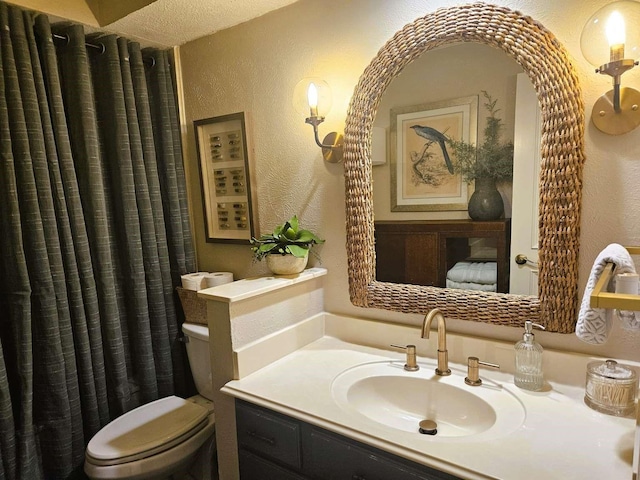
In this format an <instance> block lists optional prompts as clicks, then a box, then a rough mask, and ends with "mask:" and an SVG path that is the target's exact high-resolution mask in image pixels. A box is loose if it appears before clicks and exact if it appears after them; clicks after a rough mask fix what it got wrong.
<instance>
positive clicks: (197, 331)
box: [182, 323, 209, 342]
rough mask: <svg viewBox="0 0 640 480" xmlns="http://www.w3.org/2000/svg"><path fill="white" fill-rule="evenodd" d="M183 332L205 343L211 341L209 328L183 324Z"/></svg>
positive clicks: (195, 324) (194, 324)
mask: <svg viewBox="0 0 640 480" xmlns="http://www.w3.org/2000/svg"><path fill="white" fill-rule="evenodd" d="M182 332H183V333H184V334H185V335H189V336H190V337H195V338H197V339H200V340H204V341H205V342H208V341H209V327H208V326H207V325H200V324H197V323H183V324H182Z"/></svg>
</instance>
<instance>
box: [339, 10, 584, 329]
mask: <svg viewBox="0 0 640 480" xmlns="http://www.w3.org/2000/svg"><path fill="white" fill-rule="evenodd" d="M464 42H472V43H478V44H484V45H487V46H490V47H493V48H497V49H499V50H501V51H503V52H504V53H505V54H506V55H508V56H509V57H511V58H512V59H513V60H515V62H517V64H518V65H519V66H520V67H521V68H522V70H523V71H524V72H525V73H526V74H527V75H528V77H529V79H530V81H531V84H532V85H533V87H534V89H535V91H536V94H537V97H538V100H539V104H540V110H541V118H542V127H541V132H542V135H541V138H542V140H541V149H540V151H541V165H540V177H539V185H538V187H539V204H538V208H539V218H538V230H539V255H538V263H539V284H538V296H537V297H536V296H523V295H512V294H498V293H483V292H475V291H464V290H454V289H447V288H435V287H427V286H418V285H408V284H398V283H389V282H381V281H378V280H377V279H376V274H375V271H376V268H375V266H376V255H375V247H374V206H373V186H372V183H373V182H372V166H371V156H370V152H371V134H372V127H373V122H374V119H375V117H376V113H377V110H378V107H379V105H380V102H381V99H382V96H383V94H384V93H385V91H386V89H387V87H388V86H389V84H390V83H391V82H392V81H393V80H394V79H395V78H396V77H397V76H398V75H399V74H400V73H401V72H402V71H403V69H404V68H405V67H406V66H407V65H409V64H410V63H411V62H413V61H414V60H415V59H416V58H418V57H419V56H421V55H422V54H424V53H425V52H427V51H430V50H434V49H437V48H440V47H443V46H447V45H454V44H460V43H464ZM583 137H584V112H583V106H582V100H581V92H580V86H579V83H578V79H577V76H576V74H575V73H574V71H573V68H572V66H571V64H570V61H569V59H568V56H567V54H566V52H565V50H564V48H563V47H562V45H560V43H559V42H558V41H557V40H556V39H555V37H554V36H553V35H552V34H551V33H550V32H549V31H547V30H546V29H545V28H544V27H542V26H541V25H540V24H538V23H537V22H535V21H534V20H532V19H531V18H529V17H525V16H523V15H521V14H520V13H518V12H514V11H511V10H509V9H506V8H503V7H496V6H493V5H487V4H472V5H463V6H459V7H452V8H446V9H440V10H437V11H436V12H434V13H432V14H428V15H426V16H425V17H422V18H419V19H418V20H416V21H415V22H413V23H411V24H409V25H407V26H405V27H404V28H403V29H402V30H401V31H399V32H397V33H396V34H395V36H394V37H393V38H392V39H391V40H389V42H387V44H386V45H385V46H384V47H383V48H382V49H381V50H380V52H379V53H378V55H377V56H376V57H375V58H374V59H373V61H372V62H371V64H370V65H369V66H368V67H367V69H366V70H365V72H364V73H363V75H362V76H361V78H360V81H359V82H358V85H357V86H356V89H355V92H354V95H353V98H352V100H351V104H350V107H349V113H348V116H347V122H346V127H345V180H346V209H347V249H348V272H349V287H350V295H351V301H352V303H353V304H354V305H357V306H362V307H370V308H381V309H387V310H392V311H399V312H405V313H424V312H426V311H428V310H430V309H432V308H436V307H437V308H439V309H441V310H442V311H443V312H444V313H445V315H446V316H450V317H453V318H459V319H465V320H474V321H482V322H487V323H494V324H501V325H513V326H516V325H517V326H520V325H521V324H522V321H523V320H524V319H525V318H526V319H536V320H538V321H539V322H541V323H543V324H544V325H545V326H546V327H547V329H548V330H550V331H554V332H564V333H568V332H572V331H573V330H574V328H575V318H576V308H577V298H578V294H577V280H578V264H577V260H578V241H579V228H580V204H581V188H582V165H583V163H584V153H583Z"/></svg>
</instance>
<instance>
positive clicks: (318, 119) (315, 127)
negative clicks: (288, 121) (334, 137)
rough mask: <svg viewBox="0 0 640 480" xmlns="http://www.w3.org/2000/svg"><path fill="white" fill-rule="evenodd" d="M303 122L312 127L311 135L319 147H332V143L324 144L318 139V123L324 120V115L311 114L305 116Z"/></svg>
mask: <svg viewBox="0 0 640 480" xmlns="http://www.w3.org/2000/svg"><path fill="white" fill-rule="evenodd" d="M305 122H306V123H308V124H309V125H311V126H312V127H313V136H314V137H315V139H316V145H318V146H319V147H320V148H331V147H333V145H324V144H323V143H322V142H321V141H320V137H319V135H318V125H320V124H321V123H322V122H324V117H320V116H317V115H313V116H311V117H309V118H307V119H306V120H305Z"/></svg>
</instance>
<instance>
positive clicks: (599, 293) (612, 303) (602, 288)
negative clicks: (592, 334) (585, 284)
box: [589, 247, 640, 311]
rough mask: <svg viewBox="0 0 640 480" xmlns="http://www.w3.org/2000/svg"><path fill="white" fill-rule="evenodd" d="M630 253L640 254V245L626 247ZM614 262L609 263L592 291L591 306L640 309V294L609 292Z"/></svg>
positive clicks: (614, 267) (613, 272)
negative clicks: (608, 287)
mask: <svg viewBox="0 0 640 480" xmlns="http://www.w3.org/2000/svg"><path fill="white" fill-rule="evenodd" d="M624 248H626V249H627V251H628V252H629V254H630V255H640V247H624ZM615 269H616V266H615V264H614V263H610V262H609V263H607V265H606V266H605V267H604V270H603V271H602V274H601V275H600V278H599V279H598V282H597V283H596V286H595V287H594V288H593V291H592V292H591V297H590V299H589V305H590V306H591V308H617V309H618V310H636V311H638V310H640V295H629V294H624V293H612V292H607V286H608V285H609V282H610V281H611V279H612V278H613V276H614V274H615Z"/></svg>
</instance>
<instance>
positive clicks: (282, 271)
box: [267, 254, 309, 275]
mask: <svg viewBox="0 0 640 480" xmlns="http://www.w3.org/2000/svg"><path fill="white" fill-rule="evenodd" d="M308 260H309V254H307V255H305V256H304V257H294V256H293V255H280V254H274V255H267V267H269V270H271V272H272V273H273V274H274V275H294V274H296V273H300V272H301V271H303V270H304V267H306V266H307V261H308Z"/></svg>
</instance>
